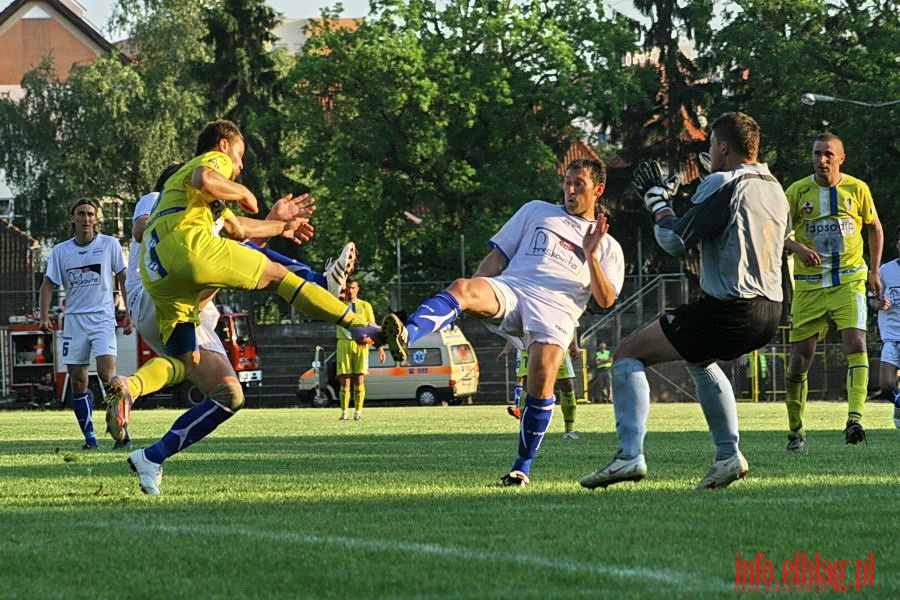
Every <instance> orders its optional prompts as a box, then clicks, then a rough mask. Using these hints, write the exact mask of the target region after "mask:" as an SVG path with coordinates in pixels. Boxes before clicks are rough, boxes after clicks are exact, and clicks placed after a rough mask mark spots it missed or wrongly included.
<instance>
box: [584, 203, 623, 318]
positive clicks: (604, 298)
mask: <svg viewBox="0 0 900 600" xmlns="http://www.w3.org/2000/svg"><path fill="white" fill-rule="evenodd" d="M608 231H609V221H608V220H607V219H606V215H603V214H600V215H597V224H596V225H594V226H593V227H592V228H591V229H590V231H588V233H587V235H585V236H584V240H582V243H581V244H582V248H584V253H585V255H586V256H587V260H588V268H589V269H590V271H591V295H592V296H593V297H594V300H596V301H597V304H599V305H600V306H601V307H602V308H609V307H610V306H612V305H613V303H614V302H615V301H616V288H615V287H613V284H612V283H610V282H609V278H608V277H607V276H606V273H604V272H603V267H601V266H600V261H599V260H598V259H597V248H598V246H599V245H600V240H602V239H603V236H604V235H606V233H607V232H608Z"/></svg>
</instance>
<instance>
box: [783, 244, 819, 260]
mask: <svg viewBox="0 0 900 600" xmlns="http://www.w3.org/2000/svg"><path fill="white" fill-rule="evenodd" d="M784 247H785V249H786V250H787V251H788V252H793V253H794V254H796V255H797V258H799V259H800V262H801V263H803V264H804V265H806V266H807V267H814V266H816V265H821V264H822V257H821V256H819V253H818V252H816V251H815V250H813V249H812V248H810V247H808V246H806V245H804V244H801V243H800V242H798V241H796V240H793V239H791V238H787V239H785V240H784Z"/></svg>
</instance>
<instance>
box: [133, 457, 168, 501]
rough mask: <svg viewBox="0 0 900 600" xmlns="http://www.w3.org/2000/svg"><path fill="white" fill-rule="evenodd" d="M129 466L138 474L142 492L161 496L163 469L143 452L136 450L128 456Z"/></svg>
mask: <svg viewBox="0 0 900 600" xmlns="http://www.w3.org/2000/svg"><path fill="white" fill-rule="evenodd" d="M128 465H129V466H130V467H131V470H132V471H134V472H135V473H137V476H138V479H140V482H141V491H142V492H144V493H145V494H149V495H151V496H158V495H159V484H160V482H162V474H163V467H162V465H158V464H156V463H155V462H152V461H150V460H148V459H147V457H146V456H144V451H143V450H135V451H134V452H132V453H131V454H129V455H128Z"/></svg>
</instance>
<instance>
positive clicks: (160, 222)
mask: <svg viewBox="0 0 900 600" xmlns="http://www.w3.org/2000/svg"><path fill="white" fill-rule="evenodd" d="M198 167H208V168H210V169H212V170H214V171H216V172H217V173H219V174H220V175H222V176H223V177H225V178H227V179H231V175H232V173H233V172H234V163H232V161H231V159H230V158H229V157H228V155H227V154H225V153H223V152H219V151H218V150H212V151H209V152H204V153H203V154H201V155H199V156H195V157H194V158H192V159H191V160H189V161H187V162H186V163H185V164H184V165H183V166H182V167H181V168H180V169H178V170H177V171H176V172H175V174H174V175H172V176H171V177H170V178H169V179H168V180H166V184H165V187H164V188H163V193H162V195H161V196H160V198H159V200H158V203H157V205H156V206H155V207H154V209H153V212H152V213H151V214H150V221H149V222H148V224H147V230H148V231H150V230H156V231H157V235H158V236H159V237H163V236H164V235H165V234H167V233H169V232H172V231H177V230H179V229H188V228H191V227H201V228H203V230H204V231H212V230H213V223H214V222H215V221H216V220H217V219H218V218H219V217H220V216H221V214H222V211H223V210H224V208H225V203H224V202H222V201H221V200H216V199H215V198H213V197H212V196H210V195H209V194H206V193H205V192H203V191H202V190H199V189H198V188H195V187H194V186H193V185H192V184H191V179H192V178H193V176H194V171H195V170H196V169H197V168H198Z"/></svg>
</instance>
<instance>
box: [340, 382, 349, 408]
mask: <svg viewBox="0 0 900 600" xmlns="http://www.w3.org/2000/svg"><path fill="white" fill-rule="evenodd" d="M348 408H350V388H349V387H344V386H341V410H342V411H345V412H346V410H347V409H348Z"/></svg>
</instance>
